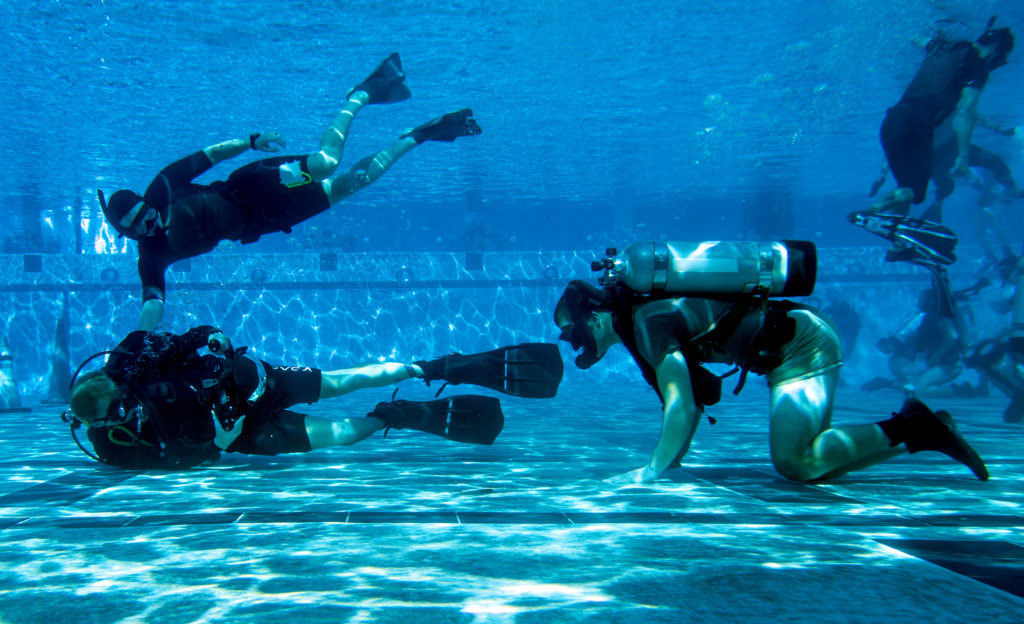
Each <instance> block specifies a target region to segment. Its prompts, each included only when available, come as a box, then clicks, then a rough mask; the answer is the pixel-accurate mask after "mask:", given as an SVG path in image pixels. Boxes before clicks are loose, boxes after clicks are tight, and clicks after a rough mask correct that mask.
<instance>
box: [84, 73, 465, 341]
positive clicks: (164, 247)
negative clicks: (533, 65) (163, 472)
mask: <svg viewBox="0 0 1024 624" xmlns="http://www.w3.org/2000/svg"><path fill="white" fill-rule="evenodd" d="M409 97H410V92H409V89H408V87H406V86H405V73H404V72H403V71H402V63H401V59H400V58H399V56H398V54H397V53H395V54H392V55H391V56H389V57H388V58H387V59H385V60H384V62H383V63H381V64H380V66H379V67H377V69H375V70H374V71H373V73H371V74H370V75H369V76H368V77H367V78H366V80H364V81H363V82H361V83H359V84H358V85H356V86H355V87H353V88H352V90H351V91H349V92H348V96H347V101H346V102H345V104H344V106H343V107H342V109H341V112H340V113H338V116H337V117H336V118H335V119H334V121H333V122H331V125H330V126H328V128H327V130H326V131H325V132H324V133H323V135H322V137H321V139H320V151H318V152H316V153H314V154H304V155H299V156H276V157H272V158H265V159H262V160H257V161H255V162H251V163H249V164H247V165H245V166H243V167H241V168H239V169H236V170H235V171H233V172H232V173H231V174H230V175H229V176H228V179H227V181H216V182H214V183H212V184H208V185H201V184H194V183H193V182H192V180H193V179H194V178H196V177H197V176H199V175H200V174H202V173H204V172H205V171H207V170H208V169H210V168H211V167H213V166H214V165H216V164H217V163H219V162H221V161H224V160H227V159H229V158H233V157H235V156H238V155H239V154H241V153H242V152H244V151H246V150H249V149H254V150H257V151H261V152H277V151H279V150H280V148H281V147H283V146H284V145H285V141H284V139H283V138H282V137H281V135H280V134H278V133H276V132H267V133H262V134H261V133H254V134H252V135H250V136H249V137H248V138H245V139H234V140H230V141H225V142H223V143H218V144H217V145H212V146H210V147H207V148H205V149H202V150H200V151H198V152H196V153H194V154H192V155H190V156H186V157H185V158H182V159H181V160H179V161H177V162H174V163H172V164H170V165H168V166H167V167H165V168H164V169H163V170H162V171H161V172H160V173H159V174H158V175H157V176H156V178H154V179H153V181H152V182H151V183H150V185H149V187H148V188H147V189H146V192H145V194H144V195H139V194H137V193H135V192H134V191H131V190H128V189H122V190H119V191H117V192H115V193H114V194H113V195H111V196H110V199H109V201H107V200H106V199H105V197H104V195H103V192H102V191H98V192H97V193H98V195H99V200H100V204H101V206H102V207H103V213H104V215H106V218H107V220H108V221H109V222H110V224H111V225H112V226H113V227H114V229H115V230H117V231H118V232H119V233H120V234H121V235H123V236H127V237H128V238H131V239H134V240H136V241H138V243H139V276H140V277H141V279H142V300H143V305H142V312H141V314H140V317H139V329H141V330H143V331H149V330H152V329H155V328H156V327H157V326H158V325H159V324H160V321H161V319H162V318H163V310H164V297H165V281H164V279H165V273H166V271H167V267H168V266H170V265H171V264H172V263H174V262H177V261H178V260H182V259H184V258H191V257H194V256H198V255H200V254H204V253H206V252H208V251H210V250H211V249H213V248H214V247H216V246H217V244H218V243H219V242H220V241H222V240H234V241H241V242H242V243H243V244H244V243H252V242H254V241H256V240H257V239H259V237H260V236H262V235H264V234H269V233H271V232H278V231H280V232H285V233H289V232H291V228H292V226H294V225H296V224H298V223H301V222H302V221H305V220H306V219H309V218H310V217H313V216H314V215H317V214H320V213H321V212H323V211H325V210H327V209H328V208H330V207H331V206H332V205H334V204H336V203H338V202H339V201H341V200H343V199H345V198H346V197H348V196H349V195H352V194H353V193H355V192H356V191H359V190H361V189H363V188H366V187H367V186H369V185H370V184H372V183H373V182H375V181H376V180H377V179H378V178H379V177H381V176H382V175H384V172H386V171H387V170H388V169H390V168H391V166H392V165H394V164H395V162H396V161H397V160H398V159H399V158H401V157H402V156H404V155H405V154H406V153H407V152H409V151H410V150H412V149H413V148H415V147H416V146H418V145H420V144H422V143H423V142H424V141H442V142H449V143H450V142H452V141H454V140H455V139H456V138H458V137H462V136H472V135H477V134H480V132H481V130H480V126H479V125H478V124H477V123H476V120H475V119H473V111H472V110H470V109H468V108H465V109H462V110H458V111H455V112H452V113H448V114H446V115H442V116H440V117H437V118H435V119H432V120H431V121H428V122H427V123H425V124H423V125H420V126H418V127H416V128H414V129H412V130H410V131H408V132H405V133H404V134H402V135H401V136H400V137H399V139H398V141H397V142H396V143H394V144H393V145H391V146H390V147H388V148H386V149H384V150H382V151H380V152H378V153H376V154H372V155H370V156H367V157H365V158H363V159H361V160H359V161H358V162H356V163H355V164H354V165H353V166H352V167H351V168H350V169H349V170H348V171H347V172H346V173H343V174H341V175H338V176H336V177H331V176H332V175H333V174H334V172H335V170H336V169H337V168H338V165H339V163H340V161H341V156H342V151H343V149H344V147H345V140H346V138H347V137H348V134H349V127H350V126H351V124H352V120H353V118H354V117H355V115H356V113H358V112H359V111H360V109H362V107H363V106H366V105H368V104H389V103H392V102H401V101H403V100H406V99H408V98H409Z"/></svg>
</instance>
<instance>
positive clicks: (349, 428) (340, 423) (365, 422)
mask: <svg viewBox="0 0 1024 624" xmlns="http://www.w3.org/2000/svg"><path fill="white" fill-rule="evenodd" d="M383 428H384V421H383V420H381V419H380V418H377V417H376V416H369V417H366V418H345V419H342V420H330V419H327V418H318V417H316V416H306V435H307V436H309V446H310V447H311V448H312V449H319V448H324V447H327V446H346V445H349V444H355V443H356V442H359V441H360V440H364V439H366V438H367V437H369V436H370V435H372V434H373V433H374V432H377V431H380V430H381V429H383Z"/></svg>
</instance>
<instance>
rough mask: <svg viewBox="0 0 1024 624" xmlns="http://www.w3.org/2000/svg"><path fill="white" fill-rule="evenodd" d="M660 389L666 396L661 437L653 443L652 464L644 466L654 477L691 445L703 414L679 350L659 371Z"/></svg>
mask: <svg viewBox="0 0 1024 624" xmlns="http://www.w3.org/2000/svg"><path fill="white" fill-rule="evenodd" d="M656 373H657V376H658V389H659V390H661V396H662V397H664V399H665V411H664V414H663V416H662V421H661V436H659V437H658V443H657V444H656V445H655V446H654V453H653V454H652V455H651V461H650V463H648V464H647V466H645V468H644V469H645V470H646V471H647V472H648V474H651V475H653V477H652V478H651V480H652V481H653V480H654V478H657V476H658V475H660V474H661V473H663V472H665V470H667V469H668V467H669V466H670V465H671V464H672V462H673V461H675V459H676V458H677V457H680V456H681V455H684V454H685V453H686V451H687V450H688V449H689V448H690V441H691V440H692V439H693V433H694V431H696V429H697V419H698V418H699V417H700V413H699V410H698V408H697V400H696V399H695V398H694V396H693V385H692V384H691V383H690V368H689V367H688V366H687V365H686V358H685V357H683V354H682V353H681V352H679V351H675V352H672V353H669V354H668V355H666V356H665V359H664V360H662V362H661V365H660V366H658V368H657V370H656Z"/></svg>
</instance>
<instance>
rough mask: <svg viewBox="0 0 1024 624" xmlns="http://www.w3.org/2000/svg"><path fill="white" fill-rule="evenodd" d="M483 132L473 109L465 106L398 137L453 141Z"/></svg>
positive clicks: (421, 140) (417, 139) (417, 141)
mask: <svg viewBox="0 0 1024 624" xmlns="http://www.w3.org/2000/svg"><path fill="white" fill-rule="evenodd" d="M481 132H483V130H482V129H481V128H480V124H478V123H477V122H476V119H473V111H472V110H471V109H469V108H463V109H462V110H457V111H455V112H452V113H448V114H446V115H441V116H440V117H435V118H433V119H431V120H430V121H428V122H427V123H425V124H423V125H421V126H416V127H415V128H413V129H412V130H410V131H409V132H406V133H405V134H403V135H402V136H400V137H398V138H400V139H404V138H405V137H412V138H413V139H415V140H416V143H417V144H419V143H423V142H424V141H443V142H445V143H451V142H452V141H454V140H455V139H457V138H459V137H462V136H473V135H476V134H480V133H481Z"/></svg>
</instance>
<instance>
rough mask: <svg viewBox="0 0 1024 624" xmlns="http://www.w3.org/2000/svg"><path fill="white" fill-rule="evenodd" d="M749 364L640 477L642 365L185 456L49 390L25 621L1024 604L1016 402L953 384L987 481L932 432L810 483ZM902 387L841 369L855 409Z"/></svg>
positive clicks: (655, 423)
mask: <svg viewBox="0 0 1024 624" xmlns="http://www.w3.org/2000/svg"><path fill="white" fill-rule="evenodd" d="M749 386H750V387H748V389H747V390H745V391H744V393H743V394H742V395H741V396H740V397H731V396H729V397H727V398H726V399H724V400H723V403H722V404H720V405H718V406H716V407H715V408H714V411H713V415H714V416H715V417H716V418H717V419H718V422H717V424H715V425H714V426H709V424H708V422H707V421H706V420H705V421H704V422H703V423H702V424H701V426H700V428H699V429H698V431H697V437H696V442H695V444H694V448H693V450H692V451H691V453H690V455H689V456H688V457H687V463H686V464H685V465H684V466H683V468H682V469H678V470H674V471H671V472H670V473H668V476H667V478H666V479H664V480H663V481H660V482H658V483H656V484H654V485H651V486H645V487H639V486H636V487H625V488H613V487H611V486H609V485H608V484H606V483H604V482H603V481H602V480H603V479H605V478H607V477H611V476H614V475H617V474H620V473H622V472H625V471H627V470H629V469H632V468H635V467H639V466H640V465H642V464H643V463H645V462H646V460H647V459H648V453H649V451H650V449H651V448H652V446H653V444H654V440H655V439H656V437H657V434H658V427H659V422H660V417H659V414H658V405H657V399H656V397H655V396H654V394H653V393H652V392H650V391H649V390H647V389H645V388H642V387H640V386H639V385H637V386H636V387H633V388H629V389H625V390H622V391H617V392H613V391H611V390H608V389H595V388H582V387H566V388H564V389H563V391H562V393H561V394H560V395H559V397H558V398H556V399H553V400H550V401H527V400H522V399H511V398H509V399H506V400H503V404H504V408H505V414H506V427H505V431H504V433H503V434H502V435H501V437H499V439H498V443H497V444H496V445H495V446H493V447H475V446H467V445H459V444H455V443H451V442H448V441H445V440H441V439H439V438H435V437H432V436H429V435H426V434H422V433H418V432H409V431H393V432H391V433H390V434H389V435H388V437H387V438H386V439H383V438H382V437H381V435H380V434H377V435H375V436H374V437H371V438H370V439H368V440H366V441H364V442H362V443H360V444H358V445H356V446H352V447H349V448H341V449H332V450H323V451H319V452H315V453H311V454H307V455H298V456H295V455H291V456H278V457H273V458H260V457H255V458H254V457H245V456H235V455H228V456H225V457H224V458H223V459H222V460H221V462H220V463H218V464H217V465H216V466H214V467H210V468H204V469H196V470H192V471H189V472H183V473H138V472H126V471H120V470H116V469H111V468H108V467H105V466H101V465H99V464H96V463H94V462H92V460H90V459H88V458H87V457H86V456H85V455H83V454H82V453H81V452H80V451H79V450H78V449H77V447H75V445H74V443H73V442H72V441H71V439H70V436H69V435H68V433H67V428H66V425H64V424H63V423H61V422H60V421H59V419H58V418H57V415H58V413H59V412H60V411H61V410H62V409H63V408H62V406H47V405H40V404H39V403H38V402H33V401H31V400H29V401H27V402H26V403H27V404H28V405H29V406H31V407H32V411H31V412H29V413H14V414H3V415H2V419H0V471H2V474H3V476H4V478H3V479H2V480H0V622H4V623H12V624H13V623H21V622H46V623H47V624H57V623H59V622H75V623H77V624H83V623H89V622H102V623H104V624H109V623H112V622H154V623H155V622H160V623H174V624H181V623H186V622H229V621H230V622H232V623H240V622H282V621H287V622H289V623H290V624H291V623H295V622H300V623H302V622H352V623H356V622H360V623H361V622H395V623H399V622H415V623H426V624H430V623H467V624H468V623H471V622H510V623H511V622H516V623H530V624H532V623H546V622H558V623H560V624H561V623H567V622H600V623H616V622H621V623H632V622H637V623H645V624H647V623H651V624H653V623H661V622H665V623H669V622H671V623H673V624H679V623H683V622H701V623H704V622H709V623H715V622H743V623H751V622H789V623H799V622H815V623H825V622H890V621H891V622H986V623H995V622H1008V623H1009V622H1022V621H1024V513H1022V511H1024V427H1021V426H1019V425H1009V424H1004V423H1003V422H1002V421H1001V413H1002V410H1003V407H1004V406H1005V399H1003V398H1001V397H994V396H993V397H990V398H983V399H974V400H967V399H955V400H935V401H931V402H930V403H931V404H932V406H933V407H934V408H935V409H939V408H944V409H948V410H950V411H951V412H952V413H953V414H954V416H956V417H957V419H958V421H959V422H960V424H961V429H962V431H963V432H964V434H965V435H966V436H967V437H968V438H969V439H970V440H971V441H972V443H974V445H975V447H976V448H977V449H978V450H979V452H980V453H981V454H982V455H983V456H984V457H985V458H986V460H987V461H988V464H989V468H990V470H991V472H992V475H993V476H992V479H991V480H990V481H988V482H986V483H982V482H979V481H977V480H975V479H974V477H972V476H971V474H970V473H969V472H968V471H967V470H966V468H963V467H962V466H960V465H959V464H956V463H953V462H952V461H950V460H947V459H946V458H945V457H944V456H941V455H937V454H934V453H922V454H918V455H914V456H903V457H900V458H898V459H896V460H894V461H892V462H890V463H888V464H885V465H883V466H878V467H874V468H871V469H869V470H865V471H862V472H859V473H855V474H852V475H848V476H846V477H844V478H842V479H839V480H837V481H835V482H833V483H829V484H827V485H802V484H796V483H791V482H787V481H785V480H783V479H781V478H780V477H778V476H777V475H776V474H775V473H774V472H773V470H772V467H771V463H770V460H769V457H768V448H767V420H766V417H765V415H764V414H765V409H766V405H767V400H766V397H767V393H766V391H765V390H764V389H763V388H761V387H756V386H760V384H755V383H751V384H749ZM410 388H412V387H411V386H410ZM463 388H464V387H460V388H459V389H458V390H459V391H464V390H463ZM426 392H429V391H428V390H427V389H426V388H420V389H415V388H412V391H407V390H403V394H404V396H405V398H411V399H416V398H428V397H429V396H430V395H429V394H426ZM449 392H450V390H449ZM388 395H389V392H386V391H383V390H381V391H373V392H365V393H361V394H360V395H353V396H349V397H343V398H342V399H337V400H333V401H329V402H325V403H321V404H318V405H315V406H313V407H311V408H309V409H308V411H309V412H310V413H317V414H320V415H325V416H331V415H334V416H340V415H344V414H349V415H351V414H356V415H362V414H364V413H366V412H367V411H369V409H371V408H372V406H373V405H374V404H375V403H376V402H377V401H380V400H387V398H388ZM900 403H901V396H900V395H898V394H896V393H891V394H870V395H868V394H863V393H859V392H856V391H852V390H848V391H843V390H841V391H840V394H839V401H838V403H837V410H836V416H835V421H836V422H869V421H874V420H879V419H881V418H882V417H884V414H885V413H886V412H888V411H891V410H894V409H897V408H898V406H899V404H900Z"/></svg>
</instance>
